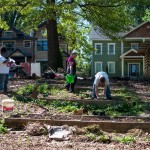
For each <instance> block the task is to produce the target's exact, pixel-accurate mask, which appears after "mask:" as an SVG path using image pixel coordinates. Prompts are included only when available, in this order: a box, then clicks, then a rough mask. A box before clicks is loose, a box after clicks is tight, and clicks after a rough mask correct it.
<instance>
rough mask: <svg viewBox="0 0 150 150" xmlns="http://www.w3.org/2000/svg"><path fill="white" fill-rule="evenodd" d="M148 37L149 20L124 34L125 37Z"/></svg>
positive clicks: (149, 33) (149, 32)
mask: <svg viewBox="0 0 150 150" xmlns="http://www.w3.org/2000/svg"><path fill="white" fill-rule="evenodd" d="M135 37H137V38H144V37H145V38H150V22H144V23H142V24H140V25H139V26H137V27H136V28H133V29H132V30H131V31H130V32H128V33H126V34H125V38H135Z"/></svg>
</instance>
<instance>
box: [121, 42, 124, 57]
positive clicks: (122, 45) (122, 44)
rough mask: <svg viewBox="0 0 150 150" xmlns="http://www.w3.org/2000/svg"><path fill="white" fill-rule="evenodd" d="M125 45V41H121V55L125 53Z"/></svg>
mask: <svg viewBox="0 0 150 150" xmlns="http://www.w3.org/2000/svg"><path fill="white" fill-rule="evenodd" d="M123 47H124V43H123V41H121V55H123V52H124V50H123Z"/></svg>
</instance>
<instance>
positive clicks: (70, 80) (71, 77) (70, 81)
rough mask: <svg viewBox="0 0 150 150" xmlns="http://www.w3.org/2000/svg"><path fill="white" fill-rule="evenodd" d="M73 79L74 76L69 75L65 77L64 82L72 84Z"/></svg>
mask: <svg viewBox="0 0 150 150" xmlns="http://www.w3.org/2000/svg"><path fill="white" fill-rule="evenodd" d="M74 78H75V76H73V75H70V74H67V75H66V80H67V82H68V83H74Z"/></svg>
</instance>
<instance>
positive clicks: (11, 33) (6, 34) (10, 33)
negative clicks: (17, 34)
mask: <svg viewBox="0 0 150 150" xmlns="http://www.w3.org/2000/svg"><path fill="white" fill-rule="evenodd" d="M4 36H5V38H12V37H13V31H5V32H4Z"/></svg>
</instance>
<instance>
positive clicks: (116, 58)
mask: <svg viewBox="0 0 150 150" xmlns="http://www.w3.org/2000/svg"><path fill="white" fill-rule="evenodd" d="M95 43H103V44H102V55H100V54H95V52H93V57H92V59H93V61H92V62H93V63H92V77H94V75H95V62H102V69H103V71H105V72H107V68H108V62H115V73H109V76H110V77H113V76H120V74H121V59H120V55H121V41H110V40H108V41H93V47H94V46H95ZM108 43H115V55H109V54H108Z"/></svg>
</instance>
